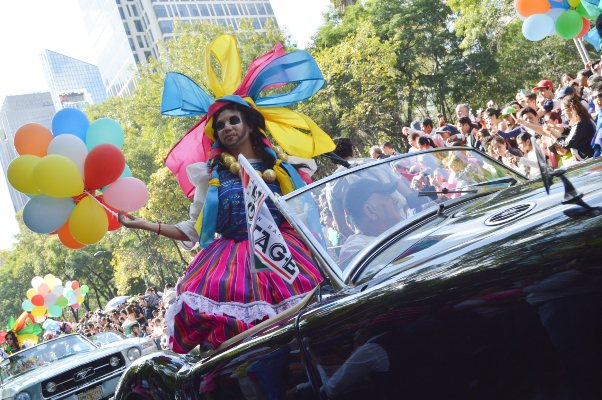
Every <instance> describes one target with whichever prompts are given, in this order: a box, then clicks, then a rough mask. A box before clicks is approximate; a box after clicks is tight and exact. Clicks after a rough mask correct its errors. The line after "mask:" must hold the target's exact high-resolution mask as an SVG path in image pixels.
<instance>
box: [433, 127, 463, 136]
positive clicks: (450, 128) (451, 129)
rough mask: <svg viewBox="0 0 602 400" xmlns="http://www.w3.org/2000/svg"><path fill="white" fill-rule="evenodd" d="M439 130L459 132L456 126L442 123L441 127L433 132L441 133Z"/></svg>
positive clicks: (453, 133)
mask: <svg viewBox="0 0 602 400" xmlns="http://www.w3.org/2000/svg"><path fill="white" fill-rule="evenodd" d="M441 132H449V133H451V134H452V135H455V134H457V133H459V132H458V129H456V127H455V126H452V125H443V126H442V127H440V128H437V130H436V131H435V133H441Z"/></svg>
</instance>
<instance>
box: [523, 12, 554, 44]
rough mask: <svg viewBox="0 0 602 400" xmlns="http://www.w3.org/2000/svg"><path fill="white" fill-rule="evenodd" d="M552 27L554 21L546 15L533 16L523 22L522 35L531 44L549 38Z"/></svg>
mask: <svg viewBox="0 0 602 400" xmlns="http://www.w3.org/2000/svg"><path fill="white" fill-rule="evenodd" d="M553 27H554V19H553V18H552V17H550V16H549V15H546V14H533V15H530V16H529V17H528V18H527V19H526V20H524V21H523V35H524V36H525V38H526V39H527V40H531V41H533V42H535V41H538V40H543V39H545V38H546V36H549V35H550V34H551V32H552V29H553Z"/></svg>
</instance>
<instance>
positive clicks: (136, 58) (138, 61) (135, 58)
mask: <svg viewBox="0 0 602 400" xmlns="http://www.w3.org/2000/svg"><path fill="white" fill-rule="evenodd" d="M134 61H136V64H140V59H139V58H138V54H136V53H134Z"/></svg>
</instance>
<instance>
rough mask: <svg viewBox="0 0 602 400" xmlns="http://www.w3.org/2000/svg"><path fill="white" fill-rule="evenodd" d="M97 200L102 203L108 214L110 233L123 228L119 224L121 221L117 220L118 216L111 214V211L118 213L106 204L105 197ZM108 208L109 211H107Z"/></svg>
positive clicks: (98, 197) (99, 197)
mask: <svg viewBox="0 0 602 400" xmlns="http://www.w3.org/2000/svg"><path fill="white" fill-rule="evenodd" d="M95 197H96V200H98V201H100V202H101V203H102V205H103V208H104V209H105V212H106V213H107V219H108V220H109V228H108V231H114V230H117V229H119V228H120V227H121V224H120V223H119V220H118V219H117V215H114V214H113V213H111V211H113V212H114V213H115V214H116V213H117V212H118V211H117V210H116V209H114V208H113V207H111V206H110V205H108V204H107V203H105V201H104V199H103V196H102V195H100V196H95ZM107 208H108V209H109V210H111V211H109V210H107Z"/></svg>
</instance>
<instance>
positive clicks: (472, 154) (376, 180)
mask: <svg viewBox="0 0 602 400" xmlns="http://www.w3.org/2000/svg"><path fill="white" fill-rule="evenodd" d="M504 178H511V179H509V180H514V181H516V182H524V181H525V179H524V178H523V177H522V176H520V175H519V174H517V173H515V172H514V171H512V170H510V169H508V168H506V167H504V166H503V165H501V164H499V163H497V162H495V161H493V160H491V159H490V158H488V157H486V156H484V155H483V154H481V153H479V152H477V151H473V150H468V149H439V150H436V151H432V152H420V153H412V154H406V155H403V156H399V157H394V158H391V159H387V160H383V161H380V162H373V163H368V164H366V165H364V166H362V167H357V168H354V169H352V170H348V169H345V168H343V167H341V168H339V170H338V171H337V173H335V175H334V176H333V177H332V178H331V179H326V180H324V181H323V182H322V183H319V184H314V185H312V186H311V187H310V188H308V189H307V190H305V191H300V192H296V193H293V194H292V195H289V196H287V197H286V205H287V208H288V211H289V214H292V215H293V218H294V219H295V220H296V221H298V222H300V224H302V225H304V227H305V228H306V231H307V232H310V233H311V237H312V240H313V241H315V242H317V245H318V246H320V247H321V248H322V250H324V252H326V253H327V254H328V256H329V257H330V258H331V261H332V262H333V263H334V264H336V266H337V267H338V272H339V273H340V276H341V277H344V276H346V275H348V273H349V271H347V269H348V267H349V266H350V265H353V264H354V262H353V260H354V258H355V257H356V256H357V255H358V254H359V253H361V251H362V250H364V249H365V248H367V247H369V246H371V245H372V244H374V243H377V242H378V241H379V240H382V238H384V237H386V236H389V235H390V233H391V232H392V231H393V232H394V231H395V229H396V227H398V226H400V225H401V224H402V223H403V222H404V221H406V220H407V219H408V218H410V217H412V216H415V215H418V214H420V213H423V212H425V211H429V210H433V209H437V207H438V206H439V204H442V203H446V202H450V201H452V200H454V199H457V198H459V197H462V196H466V195H469V194H471V193H474V191H472V192H470V193H469V192H468V189H470V186H471V185H475V184H482V183H484V182H491V183H492V186H500V187H507V186H508V185H509V182H508V181H504ZM500 180H501V181H500ZM498 181H500V183H499V184H498V183H497V182H498ZM383 257H386V256H385V255H384V254H383Z"/></svg>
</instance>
